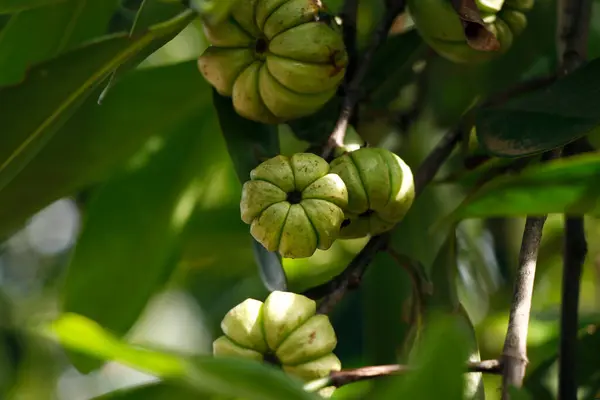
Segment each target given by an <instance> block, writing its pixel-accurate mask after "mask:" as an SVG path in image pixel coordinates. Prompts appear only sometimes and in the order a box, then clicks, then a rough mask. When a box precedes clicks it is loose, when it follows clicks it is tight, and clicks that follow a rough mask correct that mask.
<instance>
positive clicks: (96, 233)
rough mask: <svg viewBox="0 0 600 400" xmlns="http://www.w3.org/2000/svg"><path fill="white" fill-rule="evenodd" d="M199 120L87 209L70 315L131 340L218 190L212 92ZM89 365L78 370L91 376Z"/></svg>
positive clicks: (68, 287) (72, 275) (70, 278)
mask: <svg viewBox="0 0 600 400" xmlns="http://www.w3.org/2000/svg"><path fill="white" fill-rule="evenodd" d="M204 94H205V99H206V103H205V104H204V107H200V108H198V110H197V111H196V113H195V116H193V117H191V118H190V119H189V120H187V121H183V122H182V123H180V124H178V125H176V126H173V127H172V129H173V131H174V133H173V134H171V135H170V137H168V138H166V139H165V138H163V137H154V138H151V139H150V140H149V141H148V142H147V144H146V146H145V148H143V149H141V150H140V151H139V152H138V154H136V155H135V156H134V157H133V159H132V160H131V161H130V163H129V165H128V167H127V169H126V170H125V171H124V172H123V173H121V174H117V175H116V176H115V177H113V178H112V179H111V180H109V181H108V182H107V183H105V184H104V185H102V187H100V188H99V189H98V190H97V191H96V192H95V193H94V196H93V197H92V199H91V200H90V201H89V204H88V205H87V209H86V214H85V222H84V227H83V231H82V233H81V235H80V238H79V240H78V242H77V245H76V247H75V249H74V253H73V256H72V259H71V262H70V265H69V267H68V271H67V276H66V282H65V287H64V289H63V310H64V311H66V312H74V313H78V314H81V315H84V316H86V317H89V318H91V319H93V320H95V321H97V322H98V323H100V324H101V325H102V326H104V327H106V328H108V329H110V330H111V331H113V332H115V333H116V334H118V335H123V334H125V333H126V332H127V331H128V330H129V329H130V328H131V326H132V325H133V324H134V322H135V321H136V320H137V318H138V316H139V314H140V313H141V312H142V310H143V309H144V307H145V306H146V303H147V302H148V300H149V299H150V297H151V296H152V295H153V294H154V293H155V291H156V290H158V289H159V288H160V287H161V286H162V285H164V283H165V281H166V280H168V278H169V277H170V275H171V272H172V268H173V267H174V266H175V265H176V263H174V262H172V258H173V257H174V256H175V255H176V253H175V252H176V250H177V248H176V246H177V245H178V239H179V237H180V234H181V232H182V230H183V228H184V227H185V225H186V223H187V220H188V218H189V216H190V214H191V212H192V211H193V210H194V207H195V204H196V201H197V199H198V196H200V195H201V194H202V192H203V190H205V188H206V187H207V185H209V184H210V183H209V182H207V181H206V179H205V178H206V177H207V176H208V177H210V174H208V172H209V167H210V165H211V162H216V161H217V160H216V159H215V158H214V156H213V155H212V154H211V149H212V146H211V142H212V140H213V137H214V136H213V135H211V132H215V131H216V121H215V120H214V119H213V118H211V115H212V114H211V113H210V111H211V109H210V88H209V87H208V85H205V88H204ZM84 364H85V362H82V363H81V364H80V365H78V367H79V368H80V369H81V370H89V368H90V367H88V366H87V365H84Z"/></svg>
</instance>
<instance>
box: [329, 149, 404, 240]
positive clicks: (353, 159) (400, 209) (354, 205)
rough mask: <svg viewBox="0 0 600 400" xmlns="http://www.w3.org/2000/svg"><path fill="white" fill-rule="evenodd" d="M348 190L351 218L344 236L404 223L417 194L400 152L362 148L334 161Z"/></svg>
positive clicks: (333, 167)
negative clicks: (402, 221) (403, 220)
mask: <svg viewBox="0 0 600 400" xmlns="http://www.w3.org/2000/svg"><path fill="white" fill-rule="evenodd" d="M330 165H331V172H333V173H335V174H337V175H339V176H340V177H341V178H342V180H343V181H344V183H345V184H346V188H347V190H348V206H347V207H346V218H347V220H346V221H345V223H344V224H343V225H342V226H343V228H342V230H341V232H340V238H343V239H352V238H359V237H364V236H366V235H379V234H381V233H383V232H385V231H388V230H390V229H392V227H394V225H396V224H397V223H398V222H400V221H401V220H402V219H403V218H404V216H405V215H406V213H407V212H408V210H409V209H410V207H411V205H412V202H413V200H414V197H415V189H414V180H413V175H412V171H411V169H410V167H409V166H408V165H407V164H406V163H405V162H404V161H403V160H402V159H401V158H400V157H398V156H397V155H396V154H394V153H392V152H391V151H388V150H385V149H380V148H362V149H359V150H356V151H352V152H349V153H346V154H345V155H343V156H341V157H338V158H336V159H334V160H333V161H332V162H331V164H330Z"/></svg>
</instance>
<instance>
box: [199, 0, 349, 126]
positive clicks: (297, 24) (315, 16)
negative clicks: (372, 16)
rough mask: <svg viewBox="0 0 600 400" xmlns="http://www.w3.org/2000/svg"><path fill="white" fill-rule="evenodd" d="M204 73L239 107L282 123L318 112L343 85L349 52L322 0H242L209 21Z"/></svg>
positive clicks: (201, 66)
mask: <svg viewBox="0 0 600 400" xmlns="http://www.w3.org/2000/svg"><path fill="white" fill-rule="evenodd" d="M204 32H205V34H206V38H207V40H208V41H209V43H210V44H211V45H210V46H209V47H208V48H207V49H206V51H205V52H204V53H203V54H202V56H200V58H199V60H198V66H199V69H200V71H201V72H202V75H204V77H205V78H206V79H207V80H208V82H209V83H210V84H211V85H213V86H214V87H215V89H216V90H217V92H218V93H219V94H221V95H222V96H228V97H231V98H232V102H233V107H234V109H235V110H236V112H237V113H238V114H239V115H241V116H243V117H245V118H247V119H250V120H254V121H257V122H262V123H266V124H276V123H281V122H284V121H287V120H291V119H296V118H300V117H304V116H307V115H310V114H313V113H314V112H315V111H317V110H318V109H320V108H321V107H322V106H323V105H325V103H327V102H328V101H329V100H330V99H331V98H332V97H333V95H334V94H335V93H336V91H337V88H338V86H339V85H340V83H341V82H342V80H343V78H344V74H345V71H346V65H347V63H348V54H347V52H346V48H345V46H344V41H343V38H342V34H341V30H340V27H339V26H338V25H337V24H336V22H335V19H334V18H331V17H330V15H329V14H327V11H326V9H325V7H324V5H323V4H322V2H321V0H241V1H238V2H237V3H236V5H235V6H234V7H233V9H232V11H231V16H230V18H229V19H228V20H226V21H224V22H222V23H220V24H216V25H215V24H213V25H211V24H208V23H205V25H204Z"/></svg>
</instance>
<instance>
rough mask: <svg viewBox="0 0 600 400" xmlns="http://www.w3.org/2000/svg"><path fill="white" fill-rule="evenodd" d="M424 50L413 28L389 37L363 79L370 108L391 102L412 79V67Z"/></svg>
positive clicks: (421, 41) (421, 56) (424, 46)
mask: <svg viewBox="0 0 600 400" xmlns="http://www.w3.org/2000/svg"><path fill="white" fill-rule="evenodd" d="M427 50H428V47H427V46H426V45H424V44H423V40H422V39H421V36H420V35H419V33H418V32H417V30H416V29H413V30H410V31H408V32H406V33H403V34H400V35H396V36H392V37H391V38H389V39H388V40H387V41H386V42H385V43H384V44H383V46H381V48H380V49H379V50H378V51H377V53H376V54H375V57H374V60H373V64H372V65H373V67H372V68H371V72H370V73H369V75H368V78H367V79H365V84H364V86H365V88H366V91H367V92H368V93H369V96H368V97H369V99H368V100H369V106H370V107H373V108H384V107H386V106H387V105H388V104H389V103H390V102H391V101H392V100H394V99H395V98H396V97H397V96H398V93H399V92H400V89H402V88H403V87H404V86H405V85H406V84H408V83H409V82H410V81H411V80H412V79H413V78H414V74H415V71H414V70H413V67H414V65H415V63H416V62H417V61H418V60H420V59H423V58H424V56H425V54H426V52H427Z"/></svg>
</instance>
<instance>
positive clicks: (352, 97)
mask: <svg viewBox="0 0 600 400" xmlns="http://www.w3.org/2000/svg"><path fill="white" fill-rule="evenodd" d="M354 1H355V0H348V3H353V2H354ZM405 6H406V1H405V0H387V1H386V12H385V14H384V16H383V18H382V20H381V22H380V23H379V26H378V27H377V29H376V30H375V32H374V33H373V37H372V38H371V42H370V44H369V47H368V48H367V50H366V51H365V54H364V55H363V57H362V60H361V63H360V65H358V66H356V70H355V71H352V70H351V71H349V72H352V75H351V79H350V82H349V83H348V85H347V86H346V91H345V97H344V101H343V103H342V110H341V111H340V116H339V118H338V121H337V123H336V124H335V128H333V132H332V133H331V135H330V136H329V139H328V141H327V143H326V144H325V146H324V148H323V152H322V157H323V158H325V159H328V158H329V157H330V156H331V153H332V152H333V150H334V149H336V148H338V147H342V146H343V145H344V138H345V136H346V129H347V128H348V123H349V121H350V118H352V115H353V114H354V109H355V108H356V106H357V104H358V102H359V101H360V99H361V97H362V94H363V93H362V90H361V86H362V83H363V81H364V79H365V77H366V76H367V72H369V68H370V67H371V62H372V61H373V57H374V56H375V53H376V51H377V49H379V47H380V46H381V44H382V43H383V42H384V41H385V38H386V37H387V36H388V33H389V30H390V28H391V26H392V24H393V23H394V21H395V19H396V17H397V16H398V15H399V14H400V13H401V12H403V11H404V8H405ZM348 7H350V6H348ZM349 72H348V71H347V73H349Z"/></svg>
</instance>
